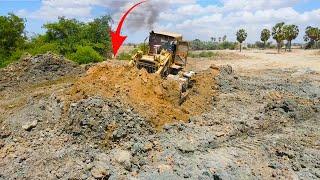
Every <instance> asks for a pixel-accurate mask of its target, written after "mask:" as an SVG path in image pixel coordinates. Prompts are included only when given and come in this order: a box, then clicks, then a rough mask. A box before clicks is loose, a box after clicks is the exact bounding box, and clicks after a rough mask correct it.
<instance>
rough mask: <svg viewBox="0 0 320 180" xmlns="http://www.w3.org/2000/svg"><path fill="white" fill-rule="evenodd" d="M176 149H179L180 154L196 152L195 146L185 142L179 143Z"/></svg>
mask: <svg viewBox="0 0 320 180" xmlns="http://www.w3.org/2000/svg"><path fill="white" fill-rule="evenodd" d="M178 149H179V150H180V151H181V152H182V153H193V152H194V151H195V150H196V147H195V145H194V144H192V143H188V142H185V143H181V144H180V145H179V146H178Z"/></svg>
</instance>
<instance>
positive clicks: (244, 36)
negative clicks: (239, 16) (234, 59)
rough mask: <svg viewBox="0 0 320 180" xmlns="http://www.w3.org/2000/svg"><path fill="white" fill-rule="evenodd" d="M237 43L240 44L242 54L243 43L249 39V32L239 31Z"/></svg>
mask: <svg viewBox="0 0 320 180" xmlns="http://www.w3.org/2000/svg"><path fill="white" fill-rule="evenodd" d="M236 35H237V41H238V42H239V43H240V52H241V50H242V42H243V41H245V40H246V39H247V36H248V34H247V32H246V31H245V30H244V29H240V30H239V31H237V34H236Z"/></svg>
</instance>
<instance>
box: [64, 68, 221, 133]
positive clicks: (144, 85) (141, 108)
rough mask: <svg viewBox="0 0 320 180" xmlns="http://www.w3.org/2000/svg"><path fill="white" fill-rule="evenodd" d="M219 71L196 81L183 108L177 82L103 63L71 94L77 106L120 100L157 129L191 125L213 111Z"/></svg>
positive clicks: (81, 80)
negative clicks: (87, 101) (95, 98)
mask: <svg viewBox="0 0 320 180" xmlns="http://www.w3.org/2000/svg"><path fill="white" fill-rule="evenodd" d="M217 74H218V69H217V68H210V69H208V70H207V71H204V72H201V73H199V74H197V75H196V77H195V78H194V81H195V82H194V86H193V88H192V89H191V90H190V94H189V97H188V98H187V100H186V101H185V103H184V104H183V105H182V106H180V105H179V99H180V86H179V83H178V82H177V81H175V80H170V79H168V80H164V79H162V78H161V77H160V76H158V75H156V74H149V73H147V72H146V71H145V70H137V69H135V68H131V67H129V66H125V65H115V64H112V63H102V64H100V65H97V66H94V67H92V68H91V69H89V70H88V72H87V75H86V76H85V77H83V78H81V79H80V80H79V81H78V82H77V83H75V85H74V86H73V87H72V88H71V90H70V91H69V92H68V94H69V97H68V98H69V100H71V102H76V101H79V100H81V99H86V98H88V97H92V96H99V97H104V98H114V99H119V100H120V101H121V102H124V103H128V104H129V105H130V106H131V107H133V110H134V111H135V112H138V113H139V114H140V115H141V116H142V117H144V118H146V119H148V120H150V121H151V123H152V124H153V125H155V126H156V127H161V126H162V125H164V124H166V123H171V122H174V121H187V120H188V119H189V117H190V116H191V115H197V114H201V113H203V112H204V111H206V110H207V109H208V107H210V104H211V102H212V96H213V95H214V93H215V81H214V78H215V76H216V75H217Z"/></svg>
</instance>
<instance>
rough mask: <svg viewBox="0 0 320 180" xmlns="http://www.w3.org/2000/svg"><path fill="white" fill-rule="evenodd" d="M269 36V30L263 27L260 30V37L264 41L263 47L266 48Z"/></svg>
mask: <svg viewBox="0 0 320 180" xmlns="http://www.w3.org/2000/svg"><path fill="white" fill-rule="evenodd" d="M270 36H271V32H270V31H269V29H263V30H262V31H261V35H260V39H261V41H262V42H263V43H264V48H266V43H267V41H268V40H269V39H270Z"/></svg>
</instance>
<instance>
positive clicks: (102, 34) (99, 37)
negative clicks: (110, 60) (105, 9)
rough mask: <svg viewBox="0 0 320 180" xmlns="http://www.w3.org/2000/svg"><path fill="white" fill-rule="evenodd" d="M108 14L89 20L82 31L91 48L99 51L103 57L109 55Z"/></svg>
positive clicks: (109, 19) (110, 20)
mask: <svg viewBox="0 0 320 180" xmlns="http://www.w3.org/2000/svg"><path fill="white" fill-rule="evenodd" d="M110 22H112V19H111V17H110V16H107V15H106V16H102V17H100V18H96V19H94V20H93V22H90V23H89V24H88V25H87V27H86V30H85V31H83V32H84V34H83V36H84V39H87V40H88V41H89V42H90V43H91V46H92V47H93V49H95V50H96V51H98V52H99V54H100V55H102V56H104V57H111V56H112V54H111V52H112V51H111V39H110V35H109V31H108V29H110Z"/></svg>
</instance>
